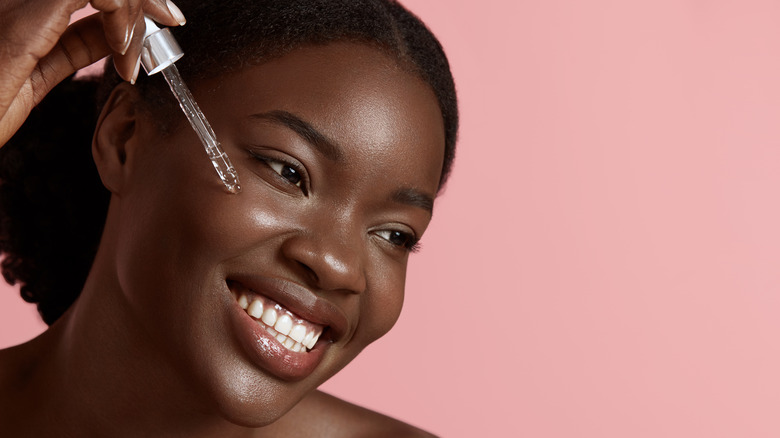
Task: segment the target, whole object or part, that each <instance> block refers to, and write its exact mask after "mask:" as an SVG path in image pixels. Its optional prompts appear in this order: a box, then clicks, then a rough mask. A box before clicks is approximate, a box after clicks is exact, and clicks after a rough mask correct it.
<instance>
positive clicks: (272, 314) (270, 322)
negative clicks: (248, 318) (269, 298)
mask: <svg viewBox="0 0 780 438" xmlns="http://www.w3.org/2000/svg"><path fill="white" fill-rule="evenodd" d="M263 322H264V323H265V325H267V326H269V327H273V326H274V324H276V310H274V309H265V312H263Z"/></svg>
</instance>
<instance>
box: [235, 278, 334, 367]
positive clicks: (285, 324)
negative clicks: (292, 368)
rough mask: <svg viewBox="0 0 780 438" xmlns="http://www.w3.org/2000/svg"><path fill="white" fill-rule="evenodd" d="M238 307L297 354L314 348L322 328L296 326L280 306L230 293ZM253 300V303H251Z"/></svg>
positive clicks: (255, 297) (311, 324)
mask: <svg viewBox="0 0 780 438" xmlns="http://www.w3.org/2000/svg"><path fill="white" fill-rule="evenodd" d="M230 293H231V294H232V295H233V298H235V299H236V301H237V302H238V305H239V306H241V308H242V309H244V310H245V311H246V313H247V314H249V315H250V316H251V317H253V318H255V319H256V320H257V319H259V320H260V321H262V323H263V324H262V326H263V327H264V328H265V330H266V331H267V332H268V333H269V334H270V335H271V336H272V337H273V338H274V339H276V340H277V341H278V342H279V343H280V344H282V346H284V347H285V348H287V349H288V350H290V351H293V352H295V353H301V352H303V353H305V352H306V351H307V349H312V348H314V345H315V344H316V343H317V340H318V339H319V337H320V335H321V334H322V327H321V326H318V325H316V324H313V323H309V322H306V321H303V322H302V323H298V324H296V323H295V322H294V320H293V316H292V314H291V313H290V312H289V311H287V310H286V309H284V308H281V311H279V310H277V309H280V305H278V304H275V303H273V302H269V301H270V300H268V301H266V300H265V299H264V298H262V297H259V296H255V295H246V294H239V293H236V292H235V291H232V290H231V291H230ZM250 300H251V301H250Z"/></svg>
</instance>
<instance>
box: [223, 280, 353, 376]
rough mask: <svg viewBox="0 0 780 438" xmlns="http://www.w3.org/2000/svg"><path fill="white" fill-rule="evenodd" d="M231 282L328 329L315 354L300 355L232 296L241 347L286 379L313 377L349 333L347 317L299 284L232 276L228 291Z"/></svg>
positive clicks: (268, 368)
mask: <svg viewBox="0 0 780 438" xmlns="http://www.w3.org/2000/svg"><path fill="white" fill-rule="evenodd" d="M229 283H238V284H239V285H240V287H243V288H246V289H249V290H251V292H252V293H255V294H258V295H262V296H265V297H267V298H269V299H271V300H273V301H276V302H277V303H279V304H280V305H281V306H283V307H285V308H286V309H288V310H289V311H291V312H292V313H294V314H295V315H297V316H299V317H301V318H303V319H305V320H308V321H311V322H313V323H315V324H319V325H322V326H325V327H326V329H325V330H326V333H325V334H324V335H323V336H322V337H321V338H320V339H319V340H318V341H317V344H315V346H314V348H313V349H312V350H311V351H309V352H300V353H296V352H294V351H290V350H288V349H286V348H284V347H283V346H282V345H281V344H279V342H278V341H277V340H276V339H275V338H274V337H272V336H271V335H270V334H269V333H268V332H267V331H266V330H265V328H264V327H263V326H261V324H260V323H259V322H257V321H256V320H255V319H254V318H252V317H251V316H249V315H248V314H247V313H246V311H245V310H244V309H242V308H241V306H239V305H238V303H237V302H236V300H235V299H233V298H232V297H231V301H232V302H233V309H232V312H231V316H232V321H233V325H234V328H235V329H236V331H237V334H238V338H239V341H240V342H241V346H242V347H243V349H244V350H245V351H246V353H247V354H248V356H249V358H250V359H251V360H252V362H254V363H255V364H256V365H258V366H259V367H260V368H263V369H264V370H266V371H268V372H269V373H271V374H272V375H274V376H276V377H278V378H280V379H282V380H291V381H295V380H300V379H303V378H305V377H306V376H308V375H310V374H311V373H312V372H313V371H314V369H315V368H316V367H317V365H319V363H320V362H321V361H322V358H323V355H324V353H325V351H326V350H327V349H328V348H329V347H330V344H331V343H333V342H337V341H338V340H339V339H341V338H342V337H343V336H344V335H345V334H346V333H347V331H348V327H349V323H348V320H347V317H346V316H345V315H344V313H343V312H342V311H341V310H340V309H339V308H338V307H337V306H335V305H334V304H332V303H330V302H329V301H327V300H325V299H323V298H321V297H319V296H317V295H316V294H314V292H312V291H310V290H309V289H306V288H304V287H302V286H300V285H298V284H296V283H293V282H290V281H286V280H281V279H276V278H269V277H263V276H256V275H231V276H229V277H228V279H227V282H226V287H227V289H229V286H228V284H229Z"/></svg>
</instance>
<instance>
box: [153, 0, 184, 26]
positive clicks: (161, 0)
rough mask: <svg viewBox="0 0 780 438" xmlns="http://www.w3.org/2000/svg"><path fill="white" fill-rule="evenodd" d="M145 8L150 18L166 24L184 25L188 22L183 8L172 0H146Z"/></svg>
mask: <svg viewBox="0 0 780 438" xmlns="http://www.w3.org/2000/svg"><path fill="white" fill-rule="evenodd" d="M143 9H144V14H146V15H148V16H149V18H151V19H152V20H154V21H156V22H158V23H160V24H162V25H165V26H184V24H185V23H186V22H187V19H186V18H184V14H183V13H182V12H181V9H179V7H178V6H176V4H175V3H174V2H173V1H171V0H146V1H145V2H144V5H143Z"/></svg>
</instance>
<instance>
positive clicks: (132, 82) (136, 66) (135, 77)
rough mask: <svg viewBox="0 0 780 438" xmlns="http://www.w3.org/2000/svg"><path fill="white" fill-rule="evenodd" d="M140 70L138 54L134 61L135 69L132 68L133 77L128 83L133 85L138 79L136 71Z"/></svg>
mask: <svg viewBox="0 0 780 438" xmlns="http://www.w3.org/2000/svg"><path fill="white" fill-rule="evenodd" d="M140 71H141V55H138V60H137V61H136V62H135V70H133V77H132V78H131V79H130V85H135V81H136V80H137V79H138V73H139V72H140Z"/></svg>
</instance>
